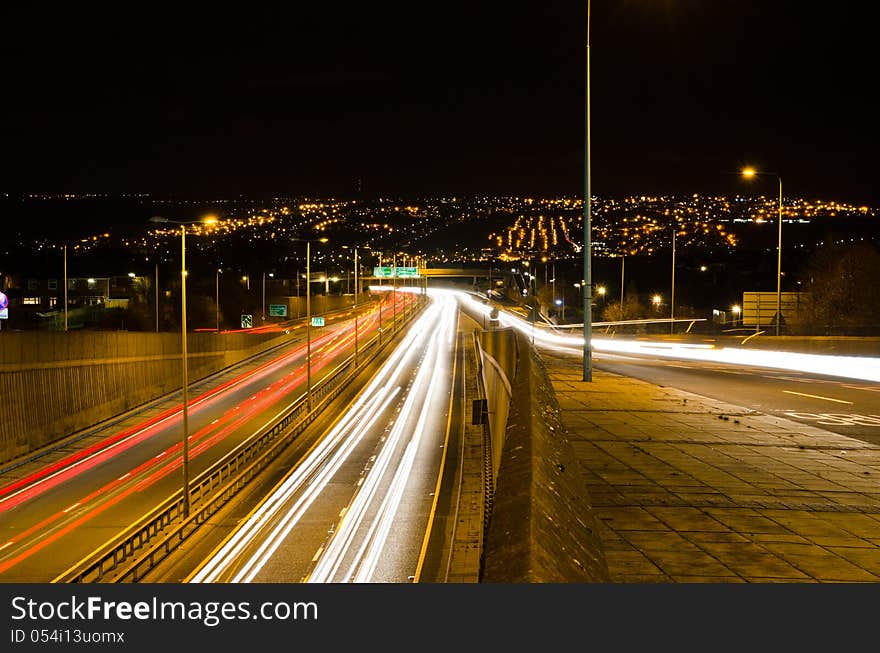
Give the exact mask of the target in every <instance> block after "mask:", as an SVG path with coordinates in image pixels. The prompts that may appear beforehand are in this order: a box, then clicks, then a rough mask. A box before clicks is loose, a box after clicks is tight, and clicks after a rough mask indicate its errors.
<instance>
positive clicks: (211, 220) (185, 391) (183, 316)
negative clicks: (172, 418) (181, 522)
mask: <svg viewBox="0 0 880 653" xmlns="http://www.w3.org/2000/svg"><path fill="white" fill-rule="evenodd" d="M150 222H163V223H168V224H177V225H180V344H181V347H180V348H181V362H182V365H181V367H182V370H183V518H184V519H187V518H188V517H189V509H190V504H189V405H188V404H189V378H188V374H187V351H186V226H187V225H188V224H197V223H199V222H200V223H202V224H216V222H217V218H214V217H206V218H204V219H202V220H191V221H187V222H181V221H177V220H169V219H167V218H163V217H160V216H153V217H152V218H150Z"/></svg>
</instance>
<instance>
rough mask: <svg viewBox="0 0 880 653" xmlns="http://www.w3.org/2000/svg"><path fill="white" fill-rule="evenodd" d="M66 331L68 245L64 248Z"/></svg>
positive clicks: (65, 323)
mask: <svg viewBox="0 0 880 653" xmlns="http://www.w3.org/2000/svg"><path fill="white" fill-rule="evenodd" d="M64 330H65V331H67V245H65V246H64Z"/></svg>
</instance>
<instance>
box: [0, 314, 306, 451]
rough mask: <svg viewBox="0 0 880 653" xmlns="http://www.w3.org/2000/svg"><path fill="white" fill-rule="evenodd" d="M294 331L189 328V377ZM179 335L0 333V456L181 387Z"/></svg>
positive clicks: (281, 339)
mask: <svg viewBox="0 0 880 653" xmlns="http://www.w3.org/2000/svg"><path fill="white" fill-rule="evenodd" d="M292 337H293V336H290V335H284V334H282V335H279V334H277V333H273V334H257V333H224V334H217V333H190V334H188V336H187V353H188V356H187V359H188V365H189V367H188V370H187V372H188V376H189V379H190V381H191V382H192V381H196V380H198V379H200V378H203V377H205V376H208V375H210V374H213V373H214V372H217V371H219V370H221V369H223V368H225V367H228V366H230V365H233V364H235V363H238V362H240V361H242V360H244V359H245V358H247V357H249V356H253V355H255V354H257V353H259V352H260V351H264V350H266V349H268V348H270V347H272V346H274V345H277V344H281V343H283V342H285V341H287V340H289V339H290V338H292ZM180 340H181V338H180V334H179V333H177V334H174V333H134V332H132V333H129V332H94V331H90V332H68V333H44V332H19V333H4V334H3V335H2V337H0V410H2V414H3V419H0V462H4V461H8V460H10V459H12V458H16V457H18V456H21V455H23V454H26V453H29V452H31V451H33V450H35V449H38V448H40V447H42V446H44V445H46V444H49V443H51V442H54V441H55V440H58V439H59V438H62V437H64V436H66V435H68V434H70V433H73V432H75V431H78V430H80V429H83V428H86V427H88V426H91V425H93V424H97V423H98V422H101V421H103V420H106V419H109V418H110V417H113V416H115V415H118V414H120V413H123V412H125V411H127V410H130V409H131V408H134V407H136V406H139V405H141V404H143V403H146V402H148V401H151V400H153V399H156V398H158V397H161V396H162V395H164V394H167V393H169V392H172V391H175V390H179V389H180V388H181V386H182V378H181V377H182V374H183V372H182V369H181V357H180V351H181V342H180Z"/></svg>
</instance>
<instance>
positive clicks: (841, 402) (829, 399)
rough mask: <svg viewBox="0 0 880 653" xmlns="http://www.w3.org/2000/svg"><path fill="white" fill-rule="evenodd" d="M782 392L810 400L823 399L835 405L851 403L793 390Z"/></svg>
mask: <svg viewBox="0 0 880 653" xmlns="http://www.w3.org/2000/svg"><path fill="white" fill-rule="evenodd" d="M783 392H785V393H787V394H790V395H800V396H801V397H810V398H811V399H823V400H825V401H833V402H834V403H836V404H850V405H852V403H853V402H851V401H844V400H843V399H832V398H831V397H823V396H821V395H808V394H807V393H806V392H795V391H794V390H783Z"/></svg>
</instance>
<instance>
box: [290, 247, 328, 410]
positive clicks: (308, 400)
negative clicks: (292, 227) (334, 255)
mask: <svg viewBox="0 0 880 653" xmlns="http://www.w3.org/2000/svg"><path fill="white" fill-rule="evenodd" d="M292 240H293V241H294V242H300V243H305V244H306V409H307V410H308V411H309V412H311V411H312V285H311V281H312V279H311V275H312V268H311V258H312V243H313V242H318V243H326V242H327V240H328V239H327V238H315V239H307V238H293V239H292Z"/></svg>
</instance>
